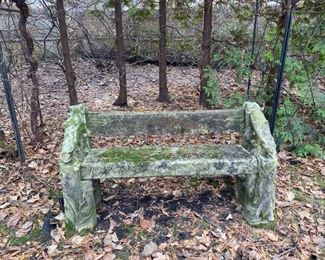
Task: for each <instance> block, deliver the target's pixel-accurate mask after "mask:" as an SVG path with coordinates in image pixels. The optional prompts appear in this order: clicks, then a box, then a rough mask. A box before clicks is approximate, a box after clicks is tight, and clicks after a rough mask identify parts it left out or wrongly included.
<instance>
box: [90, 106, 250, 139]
mask: <svg viewBox="0 0 325 260" xmlns="http://www.w3.org/2000/svg"><path fill="white" fill-rule="evenodd" d="M243 123H244V110H243V109H227V110H197V111H170V112H169V111H164V112H161V111H159V112H102V113H95V112H88V113H87V126H88V128H89V129H90V131H91V133H92V135H97V136H98V135H99V136H130V135H160V134H161V135H163V134H184V133H189V134H209V133H214V134H216V133H222V132H225V131H230V132H236V131H240V130H241V128H242V126H243Z"/></svg>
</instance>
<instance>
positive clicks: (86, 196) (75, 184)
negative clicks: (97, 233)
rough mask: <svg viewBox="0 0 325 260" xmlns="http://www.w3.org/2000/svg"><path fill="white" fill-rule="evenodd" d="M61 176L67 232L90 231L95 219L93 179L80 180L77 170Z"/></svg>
mask: <svg viewBox="0 0 325 260" xmlns="http://www.w3.org/2000/svg"><path fill="white" fill-rule="evenodd" d="M61 178H62V185H63V198H64V209H65V212H64V215H65V223H66V226H65V229H66V231H67V233H75V232H77V233H79V234H86V233H88V232H90V231H92V230H93V229H94V228H95V226H96V220H97V215H96V201H95V192H94V191H95V189H94V185H93V181H92V180H80V176H79V172H78V171H77V172H71V171H70V172H69V174H64V175H63V176H61ZM97 190H98V189H97Z"/></svg>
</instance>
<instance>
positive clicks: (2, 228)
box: [0, 222, 10, 236]
mask: <svg viewBox="0 0 325 260" xmlns="http://www.w3.org/2000/svg"><path fill="white" fill-rule="evenodd" d="M9 231H10V230H9V228H8V227H7V225H6V224H4V223H1V222H0V234H1V235H3V236H6V235H8V234H9Z"/></svg>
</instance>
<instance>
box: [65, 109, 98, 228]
mask: <svg viewBox="0 0 325 260" xmlns="http://www.w3.org/2000/svg"><path fill="white" fill-rule="evenodd" d="M64 126H65V132H64V141H63V146H62V151H61V161H60V174H61V180H62V186H63V199H64V205H65V224H66V226H65V228H66V231H67V232H70V233H74V232H77V233H80V234H85V233H87V232H89V231H92V230H93V229H94V228H95V226H96V219H97V216H96V203H99V201H100V187H99V182H98V181H97V182H95V181H92V180H82V179H81V176H80V166H81V163H82V161H83V159H84V158H85V156H86V155H87V153H88V152H89V150H90V138H89V136H90V135H89V131H88V129H87V125H86V109H85V107H83V106H82V105H77V106H72V107H71V108H70V117H69V119H68V120H67V121H66V122H65V125H64ZM93 182H94V183H93Z"/></svg>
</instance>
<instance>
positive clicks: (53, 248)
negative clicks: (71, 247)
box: [47, 244, 58, 256]
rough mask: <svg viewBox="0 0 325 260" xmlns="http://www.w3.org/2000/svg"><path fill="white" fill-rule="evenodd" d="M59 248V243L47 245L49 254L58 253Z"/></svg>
mask: <svg viewBox="0 0 325 260" xmlns="http://www.w3.org/2000/svg"><path fill="white" fill-rule="evenodd" d="M57 248H58V245H57V244H52V245H50V246H48V247H47V253H48V254H49V256H54V255H56V253H57Z"/></svg>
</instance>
